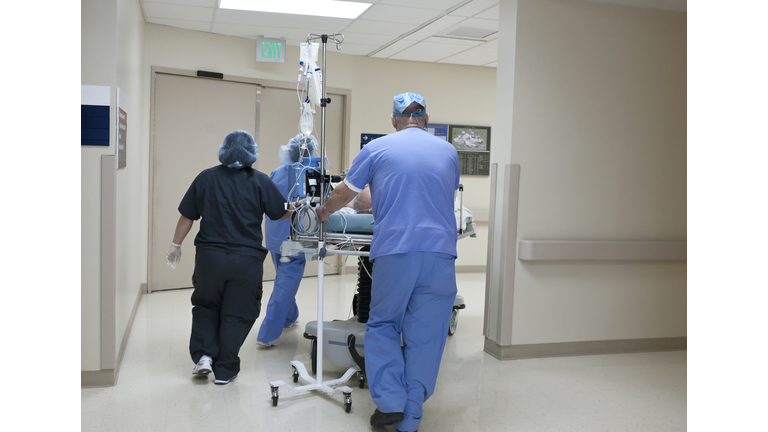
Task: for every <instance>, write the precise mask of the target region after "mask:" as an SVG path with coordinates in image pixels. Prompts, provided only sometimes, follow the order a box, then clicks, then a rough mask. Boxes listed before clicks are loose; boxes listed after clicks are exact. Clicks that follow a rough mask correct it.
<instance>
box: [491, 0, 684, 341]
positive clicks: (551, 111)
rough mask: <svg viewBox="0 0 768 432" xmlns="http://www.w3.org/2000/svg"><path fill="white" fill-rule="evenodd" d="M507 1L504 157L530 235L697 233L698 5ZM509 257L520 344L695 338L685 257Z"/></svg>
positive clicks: (515, 335)
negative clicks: (692, 8) (690, 45)
mask: <svg viewBox="0 0 768 432" xmlns="http://www.w3.org/2000/svg"><path fill="white" fill-rule="evenodd" d="M501 5H502V6H501V23H500V28H502V29H508V28H510V27H511V28H515V26H516V31H515V32H514V34H511V33H512V32H506V33H504V31H502V36H501V37H500V43H499V46H500V54H499V56H500V61H499V70H502V69H504V70H509V68H510V67H511V68H512V70H513V71H514V72H513V74H511V75H512V77H513V79H514V81H513V82H514V87H513V86H512V85H511V82H512V81H511V80H507V79H504V78H507V77H504V78H502V77H501V76H500V77H499V80H498V82H499V85H498V100H499V101H501V100H511V101H513V105H512V106H508V105H506V104H501V103H499V104H498V109H497V123H498V124H501V125H503V126H504V127H500V128H497V130H498V131H499V134H497V138H499V140H501V141H502V142H501V143H500V142H499V141H497V148H499V145H503V143H504V142H506V143H507V145H508V146H509V153H508V156H507V155H504V154H502V153H496V154H495V155H494V161H495V162H498V163H500V164H509V163H512V164H519V165H520V167H521V168H520V169H521V174H520V195H519V213H518V217H519V220H518V225H517V238H518V240H523V239H527V240H650V241H662V240H682V241H684V240H686V235H687V233H686V230H687V226H686V217H687V214H686V14H684V13H679V12H669V11H662V10H655V9H646V8H636V7H628V6H620V5H613V4H604V3H598V2H590V1H583V0H519V1H514V0H507V1H502V3H501ZM502 59H504V60H502ZM507 125H509V126H507ZM507 264H508V265H514V266H515V276H514V302H513V303H514V308H513V314H512V317H513V319H512V333H511V334H512V344H513V345H515V344H538V343H555V342H575V341H592V340H617V339H639V338H665V337H681V336H686V269H687V266H686V263H685V262H668V263H548V264H545V263H527V264H526V263H522V262H520V261H519V260H515V262H513V263H507Z"/></svg>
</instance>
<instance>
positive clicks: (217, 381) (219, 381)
mask: <svg viewBox="0 0 768 432" xmlns="http://www.w3.org/2000/svg"><path fill="white" fill-rule="evenodd" d="M235 378H237V375H235V376H233V377H232V378H230V379H228V380H223V379H215V380H213V383H214V384H218V385H224V384H229V383H230V382H232V380H234V379H235Z"/></svg>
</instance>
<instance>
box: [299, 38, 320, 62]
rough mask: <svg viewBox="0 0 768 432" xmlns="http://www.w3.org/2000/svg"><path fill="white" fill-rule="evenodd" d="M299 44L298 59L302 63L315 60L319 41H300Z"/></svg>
mask: <svg viewBox="0 0 768 432" xmlns="http://www.w3.org/2000/svg"><path fill="white" fill-rule="evenodd" d="M299 46H300V47H301V50H300V52H299V61H303V62H304V64H309V62H311V61H312V62H316V61H317V53H318V51H319V49H320V44H319V43H307V42H302V43H301V44H299Z"/></svg>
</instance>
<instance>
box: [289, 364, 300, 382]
mask: <svg viewBox="0 0 768 432" xmlns="http://www.w3.org/2000/svg"><path fill="white" fill-rule="evenodd" d="M291 367H292V368H293V382H299V371H298V370H296V366H291Z"/></svg>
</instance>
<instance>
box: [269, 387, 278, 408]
mask: <svg viewBox="0 0 768 432" xmlns="http://www.w3.org/2000/svg"><path fill="white" fill-rule="evenodd" d="M270 387H271V389H272V406H277V387H274V386H270Z"/></svg>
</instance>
